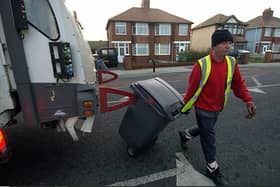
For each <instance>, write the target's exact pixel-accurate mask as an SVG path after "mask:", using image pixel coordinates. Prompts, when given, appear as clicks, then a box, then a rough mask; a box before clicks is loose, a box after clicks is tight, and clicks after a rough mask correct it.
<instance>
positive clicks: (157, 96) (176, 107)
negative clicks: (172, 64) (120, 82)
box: [130, 77, 183, 120]
mask: <svg viewBox="0 0 280 187" xmlns="http://www.w3.org/2000/svg"><path fill="white" fill-rule="evenodd" d="M130 87H131V89H133V90H134V91H135V92H136V94H137V95H140V96H141V97H142V98H143V99H144V100H146V102H148V103H150V98H153V99H154V100H155V102H154V103H153V108H154V109H155V110H157V112H158V113H160V114H161V115H163V116H164V117H167V118H169V119H171V120H173V119H174V118H176V115H178V113H180V108H181V107H182V105H183V96H182V95H181V94H180V93H179V92H178V91H177V90H176V89H175V88H173V87H172V86H171V85H170V84H169V83H167V82H166V81H164V80H163V79H161V78H159V77H155V78H152V79H147V80H141V81H138V82H136V83H134V84H132V85H131V86H130Z"/></svg>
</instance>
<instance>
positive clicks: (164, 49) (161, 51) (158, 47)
mask: <svg viewBox="0 0 280 187" xmlns="http://www.w3.org/2000/svg"><path fill="white" fill-rule="evenodd" d="M155 55H170V43H167V44H162V43H156V44H155Z"/></svg>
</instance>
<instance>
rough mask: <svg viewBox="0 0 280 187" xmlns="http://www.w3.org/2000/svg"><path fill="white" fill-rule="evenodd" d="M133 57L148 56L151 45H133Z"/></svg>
mask: <svg viewBox="0 0 280 187" xmlns="http://www.w3.org/2000/svg"><path fill="white" fill-rule="evenodd" d="M132 55H134V56H148V55H149V44H146V43H137V44H133V45H132Z"/></svg>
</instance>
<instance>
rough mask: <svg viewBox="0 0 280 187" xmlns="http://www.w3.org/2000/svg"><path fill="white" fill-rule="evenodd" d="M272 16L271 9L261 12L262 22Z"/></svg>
mask: <svg viewBox="0 0 280 187" xmlns="http://www.w3.org/2000/svg"><path fill="white" fill-rule="evenodd" d="M272 16H273V10H271V8H267V9H265V10H264V11H263V19H264V20H269V19H271V18H272Z"/></svg>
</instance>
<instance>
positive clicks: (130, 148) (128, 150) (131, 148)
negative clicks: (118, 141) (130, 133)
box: [127, 146, 135, 157]
mask: <svg viewBox="0 0 280 187" xmlns="http://www.w3.org/2000/svg"><path fill="white" fill-rule="evenodd" d="M127 154H128V155H129V156H130V157H135V150H134V148H133V147H129V146H128V147H127Z"/></svg>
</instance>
